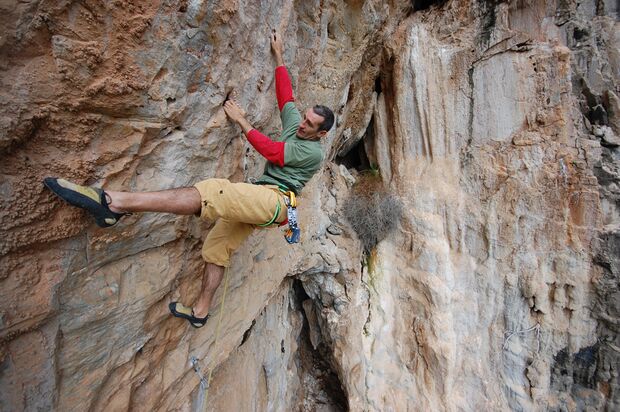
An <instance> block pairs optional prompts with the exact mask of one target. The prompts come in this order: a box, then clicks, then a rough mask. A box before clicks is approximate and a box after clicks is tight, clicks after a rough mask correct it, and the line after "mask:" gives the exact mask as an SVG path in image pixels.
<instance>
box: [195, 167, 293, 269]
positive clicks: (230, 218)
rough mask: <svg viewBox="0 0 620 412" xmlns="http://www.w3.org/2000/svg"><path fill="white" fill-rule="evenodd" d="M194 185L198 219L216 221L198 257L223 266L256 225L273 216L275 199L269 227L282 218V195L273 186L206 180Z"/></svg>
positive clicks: (283, 204) (283, 206)
mask: <svg viewBox="0 0 620 412" xmlns="http://www.w3.org/2000/svg"><path fill="white" fill-rule="evenodd" d="M194 187H195V188H196V189H198V191H199V192H200V200H201V203H202V207H201V211H200V218H201V219H203V220H217V221H216V223H215V226H214V227H213V229H211V231H210V232H209V234H208V235H207V238H206V239H205V243H204V245H203V246H202V257H203V259H204V260H205V261H207V262H209V263H214V264H216V265H219V266H225V267H227V266H228V265H229V264H230V256H231V254H232V252H234V251H235V250H236V249H237V248H238V247H239V246H240V245H241V243H242V242H243V241H244V240H245V239H246V238H247V237H248V236H250V234H251V233H252V231H253V230H254V229H255V228H256V227H257V225H260V224H263V223H267V222H269V221H270V220H271V219H272V218H273V215H274V214H275V212H276V210H277V205H278V202H279V204H280V213H279V214H278V216H277V218H276V220H275V222H274V224H273V225H271V226H270V227H274V226H275V225H276V224H278V223H281V222H283V221H284V220H286V204H285V203H284V195H283V194H282V193H280V191H279V190H278V187H277V186H271V185H264V186H263V185H252V184H249V183H231V182H229V181H228V180H226V179H208V180H203V181H202V182H199V183H196V184H195V185H194Z"/></svg>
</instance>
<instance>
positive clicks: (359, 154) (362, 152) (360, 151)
mask: <svg viewBox="0 0 620 412" xmlns="http://www.w3.org/2000/svg"><path fill="white" fill-rule="evenodd" d="M371 123H372V122H371ZM336 163H337V164H339V165H344V167H346V168H347V169H356V170H358V171H362V170H368V169H370V161H369V160H368V155H367V154H366V148H365V147H364V139H363V138H362V139H360V141H359V142H357V143H356V144H355V146H353V147H352V148H351V150H349V151H348V152H347V154H345V155H344V156H337V157H336Z"/></svg>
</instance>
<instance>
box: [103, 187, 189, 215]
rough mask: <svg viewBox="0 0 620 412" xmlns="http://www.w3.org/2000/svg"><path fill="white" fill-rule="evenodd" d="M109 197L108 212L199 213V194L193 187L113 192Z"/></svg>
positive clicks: (109, 192)
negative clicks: (156, 190) (154, 190)
mask: <svg viewBox="0 0 620 412" xmlns="http://www.w3.org/2000/svg"><path fill="white" fill-rule="evenodd" d="M106 193H107V194H108V196H109V197H110V199H111V201H110V202H109V206H110V210H112V211H113V212H117V213H122V212H164V213H174V214H177V215H197V214H198V213H200V193H198V190H197V189H196V188H195V187H181V188H177V189H169V190H161V191H158V192H114V191H111V190H106Z"/></svg>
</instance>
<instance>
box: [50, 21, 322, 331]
mask: <svg viewBox="0 0 620 412" xmlns="http://www.w3.org/2000/svg"><path fill="white" fill-rule="evenodd" d="M271 50H272V52H273V54H274V56H275V59H276V65H277V67H276V70H275V79H276V98H277V100H278V108H279V109H280V118H281V120H282V129H283V130H282V135H281V136H280V137H279V138H278V139H276V140H275V141H273V140H271V139H270V138H269V137H267V136H265V135H263V134H261V133H260V132H259V131H258V130H256V129H254V128H253V127H252V125H251V124H250V123H249V122H248V121H247V120H246V118H245V115H244V113H243V111H242V110H241V108H240V107H239V105H238V104H237V103H236V102H235V101H233V100H228V101H227V102H226V103H225V104H224V110H225V112H226V115H227V116H228V117H229V118H230V119H231V120H232V121H234V122H235V123H237V124H238V125H239V126H240V127H241V129H242V130H243V133H244V134H245V136H246V138H247V139H248V141H249V142H250V144H252V146H254V148H255V149H256V150H257V151H258V152H259V153H260V154H261V155H263V157H265V158H266V159H267V164H266V165H265V170H264V173H263V175H262V176H261V177H260V178H259V179H258V180H257V181H256V183H255V184H248V183H231V182H229V181H228V180H225V179H207V180H204V181H201V182H198V183H196V184H195V185H194V186H193V187H183V188H177V189H170V190H163V191H158V192H136V193H132V192H115V191H111V190H105V191H104V190H103V189H99V188H95V187H88V186H80V185H77V184H75V183H71V182H68V181H66V180H64V179H57V178H50V177H48V178H46V179H45V180H44V184H45V186H47V187H48V188H49V189H50V190H51V191H52V192H54V193H55V194H56V195H58V196H59V197H60V198H62V199H64V200H65V201H67V202H68V203H70V204H72V205H74V206H78V207H81V208H83V209H85V210H86V211H88V212H89V213H90V214H91V215H92V216H93V217H94V218H95V221H96V223H97V224H98V225H99V226H101V227H109V226H112V225H114V224H116V223H117V222H118V220H119V219H120V218H121V217H123V216H124V215H125V214H127V213H134V212H166V213H174V214H178V215H199V216H200V218H201V219H209V220H216V223H215V226H214V227H213V229H211V231H210V232H209V233H208V235H207V238H206V240H205V242H204V245H203V248H202V257H203V258H204V260H205V261H206V262H207V263H206V268H205V272H204V274H203V278H202V288H201V293H200V296H199V297H198V299H197V300H196V302H194V305H193V307H187V306H184V305H183V304H182V303H180V302H172V303H170V304H169V308H170V311H171V312H172V314H173V315H174V316H177V317H180V318H183V319H187V320H188V321H189V322H190V323H191V325H192V326H194V327H196V328H200V327H202V326H204V324H205V323H206V322H207V319H208V317H209V307H210V305H211V300H212V299H213V295H214V294H215V291H216V289H217V288H218V286H219V285H220V283H221V281H222V277H223V275H224V268H225V267H228V266H229V264H230V256H231V254H232V252H233V251H234V250H236V249H237V248H238V247H239V246H240V245H241V243H242V242H243V241H244V240H245V239H246V238H247V237H248V236H249V235H250V234H251V233H252V231H253V230H254V228H255V227H257V226H263V227H267V226H274V225H277V224H280V223H282V222H285V221H286V219H287V205H290V204H291V202H294V196H295V194H299V193H300V191H301V189H302V188H303V187H304V185H305V184H306V183H307V182H308V180H310V178H311V177H312V176H313V175H314V174H315V173H316V172H317V171H318V170H319V168H320V166H321V162H322V160H323V149H322V146H321V142H320V140H321V138H322V137H324V136H325V135H326V134H327V132H328V131H329V130H330V129H331V127H332V125H333V124H334V114H333V113H332V111H331V110H330V109H328V108H327V107H325V106H320V105H317V106H314V107H313V108H311V109H308V110H306V112H305V114H304V116H303V119H302V117H301V114H300V112H299V111H298V110H297V108H296V107H295V104H294V98H293V90H292V86H291V81H290V78H289V76H288V72H287V70H286V67H284V60H283V58H282V51H283V45H282V40H281V39H280V36H279V35H278V34H277V33H276V32H275V31H274V32H273V33H272V35H271Z"/></svg>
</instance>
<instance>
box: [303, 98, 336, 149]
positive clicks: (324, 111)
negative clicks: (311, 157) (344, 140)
mask: <svg viewBox="0 0 620 412" xmlns="http://www.w3.org/2000/svg"><path fill="white" fill-rule="evenodd" d="M333 125H334V113H333V112H332V111H331V110H330V109H329V108H328V107H325V106H321V105H316V106H314V107H313V108H312V109H308V110H306V113H304V119H303V121H302V122H301V124H300V125H299V127H298V128H297V137H299V138H300V139H303V140H319V139H321V138H322V137H324V136H325V135H327V132H329V129H331V128H332V126H333Z"/></svg>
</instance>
